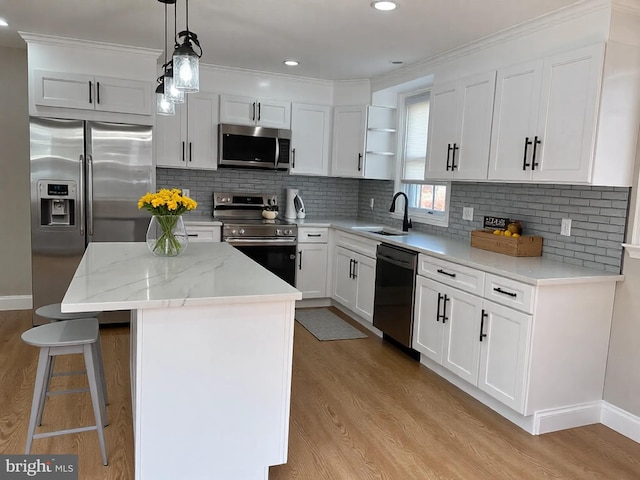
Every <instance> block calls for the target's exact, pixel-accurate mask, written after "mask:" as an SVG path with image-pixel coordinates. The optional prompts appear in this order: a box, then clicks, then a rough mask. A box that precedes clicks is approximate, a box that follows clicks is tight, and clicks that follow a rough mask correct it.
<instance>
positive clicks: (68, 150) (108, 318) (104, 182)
mask: <svg viewBox="0 0 640 480" xmlns="http://www.w3.org/2000/svg"><path fill="white" fill-rule="evenodd" d="M30 140H31V252H32V277H33V308H34V315H33V324H34V325H41V324H43V323H48V322H49V320H47V319H45V318H42V317H40V316H38V315H36V314H35V309H37V308H38V307H40V306H42V305H46V304H49V303H58V302H60V301H62V298H63V297H64V294H65V292H66V290H67V288H68V286H69V283H70V282H71V278H72V277H73V274H74V273H75V270H76V268H77V267H78V264H79V262H80V259H81V258H82V255H83V253H84V251H85V248H86V246H87V244H88V243H89V242H132V241H140V242H142V241H144V240H145V234H146V229H147V226H148V224H149V214H148V212H146V211H144V210H142V211H140V210H138V207H137V202H138V199H139V198H140V197H141V196H142V195H144V194H145V193H146V192H149V191H152V190H153V187H154V183H155V175H154V171H153V165H152V128H151V127H149V126H139V125H123V124H116V123H105V122H88V121H82V120H59V119H50V118H35V117H32V118H31V120H30ZM100 321H101V322H102V323H115V322H127V321H129V312H128V311H127V312H113V313H106V312H105V313H104V314H103V315H101V318H100Z"/></svg>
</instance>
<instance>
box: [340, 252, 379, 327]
mask: <svg viewBox="0 0 640 480" xmlns="http://www.w3.org/2000/svg"><path fill="white" fill-rule="evenodd" d="M375 279H376V260H375V258H371V257H367V256H365V255H362V254H360V253H356V252H354V251H352V250H348V249H346V248H344V247H341V246H338V247H337V248H336V256H335V268H334V282H333V298H334V299H335V300H337V301H338V302H340V303H341V304H343V305H344V306H345V307H347V308H349V309H351V310H353V311H354V312H355V313H357V314H358V315H360V316H361V317H362V318H363V319H365V320H367V321H368V322H371V323H373V297H374V295H375V288H376V286H375Z"/></svg>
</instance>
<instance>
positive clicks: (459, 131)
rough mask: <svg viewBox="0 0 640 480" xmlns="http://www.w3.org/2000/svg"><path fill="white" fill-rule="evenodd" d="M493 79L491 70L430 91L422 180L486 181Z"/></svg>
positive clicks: (493, 89)
mask: <svg viewBox="0 0 640 480" xmlns="http://www.w3.org/2000/svg"><path fill="white" fill-rule="evenodd" d="M495 79H496V73H495V72H494V71H493V72H488V73H483V74H481V75H475V76H473V77H468V78H465V79H462V80H460V81H456V82H452V83H448V84H444V85H436V86H435V87H434V88H433V89H432V91H431V106H430V115H429V140H428V146H427V163H426V166H425V179H427V180H483V179H486V178H487V166H488V162H489V146H490V138H491V119H492V116H493V98H494V91H495V82H496V80H495Z"/></svg>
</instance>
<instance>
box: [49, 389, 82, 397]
mask: <svg viewBox="0 0 640 480" xmlns="http://www.w3.org/2000/svg"><path fill="white" fill-rule="evenodd" d="M88 391H89V389H88V388H72V389H70V390H54V391H53V392H51V391H49V392H47V397H50V396H52V395H64V394H65V393H83V392H88Z"/></svg>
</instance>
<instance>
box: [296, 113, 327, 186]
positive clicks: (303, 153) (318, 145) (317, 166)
mask: <svg viewBox="0 0 640 480" xmlns="http://www.w3.org/2000/svg"><path fill="white" fill-rule="evenodd" d="M330 135H331V107H330V106H328V105H309V104H304V103H294V104H292V106H291V168H290V169H289V173H290V174H291V175H323V176H327V175H328V174H329V149H330Z"/></svg>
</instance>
